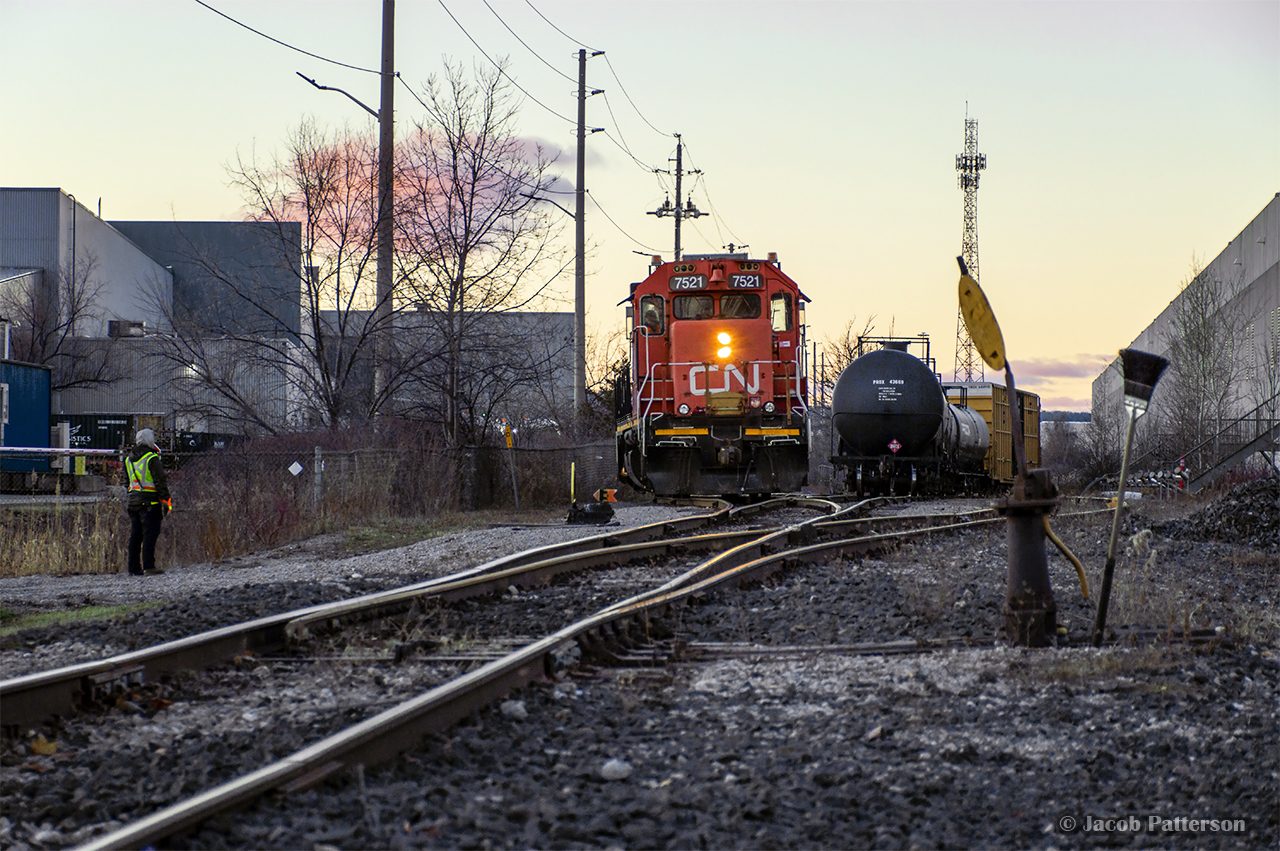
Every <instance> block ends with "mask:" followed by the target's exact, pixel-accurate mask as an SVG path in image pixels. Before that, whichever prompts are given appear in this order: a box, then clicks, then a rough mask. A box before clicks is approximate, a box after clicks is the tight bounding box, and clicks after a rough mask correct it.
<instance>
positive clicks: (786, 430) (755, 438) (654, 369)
mask: <svg viewBox="0 0 1280 851" xmlns="http://www.w3.org/2000/svg"><path fill="white" fill-rule="evenodd" d="M807 300H808V299H807V298H806V297H805V295H804V294H803V293H802V292H801V291H800V287H799V286H798V285H797V284H796V282H795V281H793V280H792V279H791V278H790V277H788V276H787V275H786V274H784V273H783V272H782V268H781V266H780V265H779V263H778V259H777V255H776V254H772V253H770V254H769V255H768V258H767V259H765V260H751V259H749V258H748V255H746V254H706V255H687V256H685V257H684V258H683V259H681V260H680V261H678V262H675V263H665V262H663V260H662V258H661V257H656V256H655V257H654V258H653V262H652V264H651V266H650V270H649V276H648V277H647V278H645V280H644V281H641V282H640V283H637V284H632V285H631V294H630V295H629V296H628V298H627V299H624V302H626V303H627V328H628V335H629V338H630V364H629V366H628V369H627V372H626V374H625V375H624V376H623V377H622V378H620V379H619V381H618V382H617V383H616V384H615V387H614V399H615V404H616V410H615V413H616V414H617V432H616V434H617V463H618V477H619V479H620V480H621V481H623V482H626V483H627V484H630V485H632V486H633V487H635V488H637V489H639V490H642V491H650V492H653V493H656V494H660V495H671V496H676V495H681V496H683V495H692V494H711V495H727V496H740V495H746V496H751V495H761V494H768V493H777V492H793V491H797V490H799V489H800V488H801V487H802V486H803V485H804V484H805V483H806V482H807V481H808V475H809V444H810V429H809V408H808V404H807V401H806V400H807V398H808V377H807V375H806V364H805V326H804V303H805V302H806V301H807ZM620 303H621V302H620Z"/></svg>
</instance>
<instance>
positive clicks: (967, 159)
mask: <svg viewBox="0 0 1280 851" xmlns="http://www.w3.org/2000/svg"><path fill="white" fill-rule="evenodd" d="M986 167H987V155H986V154H980V153H978V119H976V118H973V119H970V118H969V116H968V110H967V109H966V110H965V119H964V153H963V154H956V171H958V172H960V188H961V189H963V190H964V237H963V239H961V242H960V246H961V247H960V256H961V257H963V258H964V262H965V265H966V266H968V267H969V276H970V277H971V278H973V279H974V280H975V281H977V280H978V178H979V177H980V176H981V175H980V174H979V172H981V171H982V170H983V169H985V168H986ZM975 374H976V376H977V377H976V378H975ZM962 376H963V377H962ZM984 377H985V372H984V369H983V365H982V358H980V357H978V352H977V349H975V348H974V345H973V338H972V337H970V336H969V328H968V326H967V325H965V321H964V310H963V309H961V310H960V312H959V314H958V315H957V316H956V372H955V380H956V381H982V380H983V378H984ZM1011 404H1012V403H1011Z"/></svg>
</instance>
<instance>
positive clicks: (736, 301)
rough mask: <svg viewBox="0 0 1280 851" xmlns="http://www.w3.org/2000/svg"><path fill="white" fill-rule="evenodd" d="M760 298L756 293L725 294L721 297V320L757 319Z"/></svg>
mask: <svg viewBox="0 0 1280 851" xmlns="http://www.w3.org/2000/svg"><path fill="white" fill-rule="evenodd" d="M759 316H760V296H758V295H757V294H755V293H725V294H724V295H722V296H720V318H721V319H757V318H759Z"/></svg>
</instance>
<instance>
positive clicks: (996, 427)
mask: <svg viewBox="0 0 1280 851" xmlns="http://www.w3.org/2000/svg"><path fill="white" fill-rule="evenodd" d="M942 386H943V389H944V390H946V393H947V401H948V402H950V403H951V404H953V405H963V406H965V407H967V408H972V409H973V410H974V411H975V412H977V413H978V414H979V415H980V416H981V417H982V419H983V420H984V421H985V422H986V424H987V428H988V429H989V430H990V431H991V448H990V449H988V450H987V457H986V460H985V462H984V464H985V467H986V470H987V475H989V476H990V477H991V478H993V479H995V480H997V481H1001V482H1012V481H1013V477H1014V476H1015V475H1016V474H1017V464H1016V463H1015V462H1014V460H1013V418H1012V416H1011V415H1010V411H1009V389H1008V388H1007V387H1005V386H1004V385H1003V384H992V383H990V382H977V383H972V384H970V383H963V384H944V385H942ZM1018 399H1019V401H1021V403H1022V435H1023V440H1024V443H1025V445H1026V449H1027V468H1028V469H1034V468H1036V467H1039V466H1040V397H1039V396H1037V395H1036V394H1034V393H1028V392H1026V391H1025V390H1019V391H1018Z"/></svg>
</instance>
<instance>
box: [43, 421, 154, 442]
mask: <svg viewBox="0 0 1280 851" xmlns="http://www.w3.org/2000/svg"><path fill="white" fill-rule="evenodd" d="M52 423H53V424H55V425H56V424H57V423H68V424H69V425H70V426H71V448H72V449H121V448H126V449H127V448H128V447H130V446H133V444H134V443H135V441H136V440H137V437H138V432H140V431H142V430H143V429H144V428H149V429H151V430H152V431H154V432H155V433H156V436H157V437H159V436H160V432H161V429H162V427H163V426H164V415H163V414H119V413H116V414H54V415H53V416H52Z"/></svg>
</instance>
